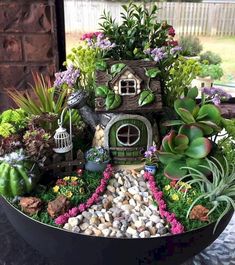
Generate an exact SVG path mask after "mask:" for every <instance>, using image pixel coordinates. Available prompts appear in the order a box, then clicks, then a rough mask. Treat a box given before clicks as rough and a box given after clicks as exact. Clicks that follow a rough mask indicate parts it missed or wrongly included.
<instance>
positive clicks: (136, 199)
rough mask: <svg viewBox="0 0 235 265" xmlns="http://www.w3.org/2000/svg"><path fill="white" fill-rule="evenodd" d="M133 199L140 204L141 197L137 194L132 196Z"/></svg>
mask: <svg viewBox="0 0 235 265" xmlns="http://www.w3.org/2000/svg"><path fill="white" fill-rule="evenodd" d="M133 199H134V200H135V201H137V202H141V201H142V196H141V195H139V194H135V195H134V196H133Z"/></svg>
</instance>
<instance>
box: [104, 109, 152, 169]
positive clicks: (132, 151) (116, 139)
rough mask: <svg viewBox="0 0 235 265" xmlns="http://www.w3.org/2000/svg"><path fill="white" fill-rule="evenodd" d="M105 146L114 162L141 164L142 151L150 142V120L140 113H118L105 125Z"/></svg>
mask: <svg viewBox="0 0 235 265" xmlns="http://www.w3.org/2000/svg"><path fill="white" fill-rule="evenodd" d="M104 135H105V140H104V143H105V147H106V148H108V149H109V151H110V154H111V156H112V159H113V162H114V164H116V165H118V164H121V165H129V164H141V162H143V153H144V151H145V150H146V149H147V148H148V147H149V146H150V145H151V144H152V127H151V124H150V122H149V121H148V120H147V119H146V118H145V117H143V116H140V115H128V114H123V115H118V116H117V117H115V118H113V119H112V120H111V121H110V122H109V123H108V125H107V127H106V129H105V132H104Z"/></svg>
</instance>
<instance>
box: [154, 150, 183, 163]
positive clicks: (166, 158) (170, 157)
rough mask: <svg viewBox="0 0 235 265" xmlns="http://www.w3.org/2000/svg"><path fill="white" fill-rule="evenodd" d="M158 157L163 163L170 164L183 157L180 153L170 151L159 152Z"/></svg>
mask: <svg viewBox="0 0 235 265" xmlns="http://www.w3.org/2000/svg"><path fill="white" fill-rule="evenodd" d="M158 157H159V160H160V162H161V163H163V164H166V165H167V164H168V163H170V162H172V161H176V160H179V159H181V158H182V155H180V154H173V153H168V152H161V151H159V152H158Z"/></svg>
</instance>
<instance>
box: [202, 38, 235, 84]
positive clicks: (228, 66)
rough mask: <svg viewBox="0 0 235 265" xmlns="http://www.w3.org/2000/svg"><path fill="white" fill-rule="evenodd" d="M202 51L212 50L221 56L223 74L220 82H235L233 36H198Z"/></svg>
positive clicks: (234, 41)
mask: <svg viewBox="0 0 235 265" xmlns="http://www.w3.org/2000/svg"><path fill="white" fill-rule="evenodd" d="M200 40H201V43H202V44H203V51H212V52H215V53H217V54H219V55H220V56H221V58H222V61H223V63H222V67H223V70H224V76H223V78H222V80H221V81H222V82H223V83H224V82H225V83H231V82H233V83H235V51H234V50H235V36H233V37H200Z"/></svg>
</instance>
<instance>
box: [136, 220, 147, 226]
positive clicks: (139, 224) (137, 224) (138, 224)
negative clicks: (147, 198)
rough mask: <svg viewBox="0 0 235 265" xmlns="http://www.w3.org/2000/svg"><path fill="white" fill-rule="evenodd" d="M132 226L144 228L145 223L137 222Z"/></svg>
mask: <svg viewBox="0 0 235 265" xmlns="http://www.w3.org/2000/svg"><path fill="white" fill-rule="evenodd" d="M134 225H135V227H136V228H140V227H141V226H144V225H145V223H144V222H143V221H140V220H138V221H136V222H135V223H134Z"/></svg>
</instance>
